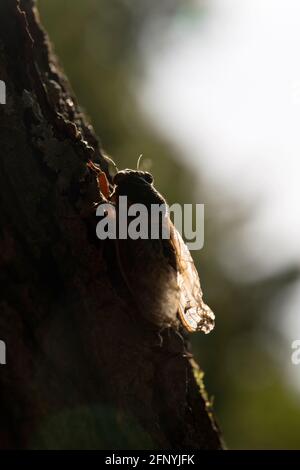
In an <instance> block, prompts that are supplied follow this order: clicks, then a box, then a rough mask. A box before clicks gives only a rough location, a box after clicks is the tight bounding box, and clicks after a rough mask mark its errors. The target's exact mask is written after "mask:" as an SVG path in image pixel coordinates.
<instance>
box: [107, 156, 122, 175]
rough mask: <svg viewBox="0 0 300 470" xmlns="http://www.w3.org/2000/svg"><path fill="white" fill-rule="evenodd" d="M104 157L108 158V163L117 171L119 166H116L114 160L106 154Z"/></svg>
mask: <svg viewBox="0 0 300 470" xmlns="http://www.w3.org/2000/svg"><path fill="white" fill-rule="evenodd" d="M104 158H105V160H108V161H109V163H111V164H112V165H113V167H114V168H115V170H116V172H117V173H119V168H118V167H117V165H116V164H115V162H114V161H113V159H112V158H110V157H109V156H108V155H106V154H105V155H104Z"/></svg>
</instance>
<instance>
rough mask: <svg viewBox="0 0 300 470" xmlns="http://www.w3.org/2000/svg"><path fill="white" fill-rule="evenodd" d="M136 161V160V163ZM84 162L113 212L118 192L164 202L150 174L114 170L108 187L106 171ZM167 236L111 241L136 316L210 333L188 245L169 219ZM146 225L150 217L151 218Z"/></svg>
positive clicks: (142, 200)
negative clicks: (114, 243)
mask: <svg viewBox="0 0 300 470" xmlns="http://www.w3.org/2000/svg"><path fill="white" fill-rule="evenodd" d="M138 163H139V162H138ZM87 166H88V167H89V168H90V169H91V170H92V171H94V172H95V173H96V175H97V180H98V186H99V190H100V192H101V193H102V196H103V198H104V199H105V200H107V201H110V202H111V203H112V204H114V206H115V208H116V211H118V201H119V197H120V196H127V198H128V203H129V204H134V203H142V204H144V205H145V206H146V207H149V208H150V206H151V204H166V201H165V199H164V198H163V196H162V195H161V194H160V193H159V192H158V191H157V190H156V189H155V187H154V185H153V177H152V175H151V174H150V173H148V172H145V171H140V170H139V169H138V165H137V169H136V170H130V169H126V170H122V171H118V172H117V173H116V174H115V176H114V178H113V191H110V189H109V183H108V180H107V178H106V175H105V173H104V172H103V171H102V170H101V169H100V168H99V167H98V166H96V165H95V164H94V163H93V162H91V161H90V162H88V164H87ZM165 223H167V224H168V226H169V233H170V237H169V238H168V239H163V238H160V239H151V238H149V239H147V240H145V239H137V240H131V239H126V240H123V239H122V240H121V239H117V240H116V252H117V258H118V263H119V266H120V271H121V273H122V276H123V278H124V281H125V283H126V285H127V287H128V289H129V291H130V292H131V293H132V296H133V299H134V300H135V302H136V304H137V307H138V309H139V311H140V312H141V314H142V315H143V316H144V317H145V318H146V319H147V320H148V321H150V322H151V323H153V324H155V325H156V326H158V327H160V328H164V327H168V326H175V327H176V326H177V327H178V326H179V320H180V321H181V323H182V325H183V326H184V327H185V328H186V330H188V331H190V332H193V331H203V332H204V333H209V332H210V331H211V330H212V329H213V327H214V318H215V316H214V314H213V312H212V311H211V309H210V308H209V307H208V306H207V305H206V304H205V303H204V301H203V298H202V297H203V294H202V290H201V286H200V280H199V276H198V272H197V270H196V267H195V265H194V262H193V259H192V257H191V254H190V252H189V249H188V248H187V246H186V245H185V243H184V241H183V240H182V238H181V235H180V234H179V232H178V231H177V230H176V228H175V227H174V225H173V224H172V222H171V220H170V218H169V217H166V222H165ZM150 224H151V220H150Z"/></svg>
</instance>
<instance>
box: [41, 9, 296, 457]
mask: <svg viewBox="0 0 300 470" xmlns="http://www.w3.org/2000/svg"><path fill="white" fill-rule="evenodd" d="M183 4H184V7H183ZM194 8H195V5H194V2H193V1H187V0H186V1H185V2H179V1H177V0H172V1H169V0H160V1H159V2H154V1H151V0H148V1H146V0H85V1H84V2H83V1H81V0H39V2H38V9H39V12H40V15H41V18H42V23H43V24H44V26H45V28H46V30H47V31H48V33H49V35H50V38H51V40H52V42H53V44H54V48H55V51H56V53H57V55H58V57H59V60H60V62H61V64H62V66H63V68H64V70H65V72H66V74H67V76H68V78H69V79H70V82H71V84H72V87H73V89H74V91H75V93H76V95H77V98H78V101H79V103H80V104H81V105H82V107H83V109H84V110H85V112H86V114H87V115H88V116H89V118H90V120H91V122H92V124H93V126H94V128H95V130H96V133H97V134H98V136H100V138H101V140H102V144H103V146H104V148H105V150H106V151H107V152H108V154H110V155H111V156H112V157H113V158H114V160H115V161H116V163H117V165H118V167H119V168H124V167H135V166H136V160H137V157H138V155H139V154H140V153H143V154H144V157H145V165H146V166H148V167H150V164H151V171H152V173H153V175H154V177H155V182H156V186H157V188H158V189H159V190H160V191H161V192H162V193H163V194H164V195H165V196H166V198H167V200H168V202H169V203H170V204H171V203H173V202H185V203H187V202H203V203H205V205H206V209H205V211H206V220H205V222H206V226H205V246H204V249H203V250H201V251H200V252H194V253H193V257H194V259H195V261H196V262H197V264H198V268H199V272H200V274H201V281H202V286H203V290H204V293H205V298H206V300H207V303H208V304H209V305H210V306H211V307H212V309H213V310H214V311H215V313H216V316H217V323H216V328H215V331H214V332H213V333H212V334H210V335H208V336H204V335H201V334H196V335H193V338H192V346H193V352H194V355H195V357H196V358H197V360H198V362H199V363H200V365H201V367H202V368H203V369H204V371H205V382H206V386H207V389H208V392H209V394H210V395H212V396H213V400H214V408H215V410H216V414H217V417H218V420H219V423H220V426H221V429H222V431H223V434H224V438H225V442H226V444H227V446H228V447H229V448H234V449H236V448H247V449H254V448H255V449H263V448H300V432H299V431H300V394H299V391H297V389H296V388H295V387H294V386H293V384H292V383H291V381H290V380H289V379H288V377H287V375H286V373H285V362H286V364H287V366H288V365H289V363H290V354H291V353H290V344H286V343H285V340H284V338H283V336H282V335H281V333H280V328H278V324H277V322H276V318H275V315H273V301H274V298H277V296H278V295H280V293H283V292H284V291H285V289H287V288H288V287H289V286H290V285H292V284H293V282H295V280H297V278H298V271H297V270H295V269H293V268H292V267H291V269H285V270H284V272H276V273H274V275H272V276H268V277H267V278H262V279H259V280H252V281H249V282H245V281H243V282H242V281H241V282H239V281H238V280H233V279H232V278H231V277H230V276H229V275H228V274H227V273H226V271H225V270H224V269H223V268H222V266H221V264H220V263H219V260H218V253H219V242H220V238H221V237H224V234H226V236H228V237H230V236H231V233H234V232H235V230H236V228H237V227H238V226H241V225H243V223H244V222H245V220H247V217H248V214H247V210H248V209H247V207H244V206H243V205H242V204H239V203H238V202H237V201H236V200H230V198H229V196H228V195H223V194H222V193H221V191H220V194H219V196H218V197H216V194H215V191H214V192H213V194H212V193H211V192H210V187H209V184H206V181H205V179H204V176H203V175H201V174H196V172H195V171H193V169H192V168H191V167H190V166H189V164H188V162H187V161H186V160H185V155H182V152H180V151H179V149H178V148H176V145H175V144H174V143H173V142H171V141H170V139H167V138H166V139H164V138H163V137H162V134H160V135H159V136H158V135H157V134H156V132H155V131H154V127H152V126H150V125H149V120H148V119H147V118H146V117H145V115H144V114H143V111H142V109H141V107H140V106H139V101H138V97H137V93H138V89H139V86H140V85H141V84H142V82H143V80H144V79H145V70H144V66H143V57H142V51H143V48H142V47H141V44H144V43H145V41H149V42H151V41H152V39H153V41H154V40H155V41H156V43H158V39H157V38H158V37H159V35H160V34H161V35H162V34H163V31H164V28H165V27H166V26H167V25H168V23H169V22H170V21H172V20H173V18H174V17H175V16H176V15H183V16H184V17H185V18H186V17H187V16H188V15H190V16H191V17H193V11H194ZM207 10H209V8H208V7H207V6H205V7H203V9H202V10H201V9H200V11H198V17H201V15H202V14H203V15H207V14H209V11H207ZM198 19H199V18H198ZM153 25H155V27H153ZM151 34H152V35H155V38H154V37H152V36H151ZM157 99H158V100H159V97H158V98H157ZM199 158H201V156H200V157H199ZM228 204H230V205H231V206H230V207H231V211H230V216H229V217H225V218H224V217H222V214H223V212H226V207H227V206H228ZM278 349H280V350H281V351H284V355H285V356H284V360H283V361H282V360H281V359H280V358H278V357H277V354H276V351H277V350H278ZM284 361H285V362H284Z"/></svg>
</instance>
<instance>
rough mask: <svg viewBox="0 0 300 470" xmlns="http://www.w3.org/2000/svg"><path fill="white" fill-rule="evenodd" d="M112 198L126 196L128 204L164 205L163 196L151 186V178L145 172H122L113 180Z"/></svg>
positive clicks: (149, 174)
mask: <svg viewBox="0 0 300 470" xmlns="http://www.w3.org/2000/svg"><path fill="white" fill-rule="evenodd" d="M113 183H114V185H115V191H114V196H115V198H116V199H118V197H119V196H127V197H128V200H129V202H130V203H141V204H145V206H147V207H150V206H151V204H165V203H166V201H165V199H164V198H163V196H162V195H161V194H160V193H159V192H158V191H157V190H156V189H155V188H154V186H153V176H152V175H151V173H148V172H147V171H138V170H128V169H127V170H122V171H119V172H118V173H117V174H116V175H115V176H114V178H113Z"/></svg>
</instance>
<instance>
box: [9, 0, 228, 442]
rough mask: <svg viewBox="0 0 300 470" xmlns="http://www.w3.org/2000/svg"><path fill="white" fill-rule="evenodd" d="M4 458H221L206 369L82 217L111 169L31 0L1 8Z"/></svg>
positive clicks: (109, 245)
mask: <svg viewBox="0 0 300 470" xmlns="http://www.w3.org/2000/svg"><path fill="white" fill-rule="evenodd" d="M0 79H1V80H3V81H4V82H5V84H6V104H0V139H1V141H0V142H1V146H0V154H1V158H0V184H1V191H0V221H1V225H0V289H1V290H0V340H1V341H4V342H5V344H6V364H5V365H0V448H2V449H11V448H51V449H55V448H98V449H125V448H126V449H128V448H129V449H138V448H165V449H167V448H168V449H178V448H182V449H183V448H194V449H219V448H221V443H220V434H219V431H218V428H217V426H216V423H215V420H214V417H213V415H212V411H211V408H210V405H209V402H208V400H207V398H206V395H205V391H204V388H203V385H202V382H201V372H200V370H199V369H198V367H197V365H196V364H195V363H194V362H193V360H192V359H191V357H190V354H188V353H187V344H185V343H184V342H183V341H182V340H181V338H180V336H179V335H178V334H177V333H176V331H174V330H172V329H170V330H168V331H165V332H163V333H162V336H161V337H160V336H159V334H158V332H157V331H154V330H153V329H151V328H147V327H146V325H145V321H144V320H142V319H141V318H139V316H138V315H137V313H136V312H135V307H134V303H133V299H132V298H130V296H129V294H128V293H127V291H126V290H125V289H124V288H123V287H122V281H121V277H120V273H119V269H118V265H117V262H116V258H115V255H114V246H113V243H112V242H110V243H109V242H105V243H104V242H100V240H98V239H97V238H96V236H95V225H96V222H95V220H94V218H92V220H90V219H87V218H85V217H83V216H82V215H81V214H83V213H84V212H85V211H86V210H87V209H88V208H89V207H91V206H92V204H93V202H94V201H97V200H99V193H98V189H97V185H96V181H95V178H94V176H93V175H91V173H90V172H89V171H88V170H87V168H86V162H87V161H88V160H89V159H93V160H94V161H95V162H98V163H100V164H101V167H102V168H103V169H104V170H105V171H106V172H107V175H108V168H107V164H106V160H105V158H104V157H103V152H102V150H101V147H100V145H99V142H98V140H97V138H96V137H95V134H94V131H93V129H92V127H91V125H90V124H88V122H87V120H86V118H85V117H84V116H83V114H82V113H81V111H80V108H79V107H78V105H77V102H76V98H75V97H74V95H73V92H72V91H71V89H70V86H69V84H68V81H67V80H66V78H65V76H64V75H63V73H62V71H61V70H60V68H59V66H58V64H57V60H56V58H55V56H54V54H53V53H52V51H51V47H50V45H49V42H48V38H47V35H46V33H45V32H44V30H43V29H42V27H41V25H40V22H39V19H38V15H37V11H36V9H35V6H34V2H33V1H32V0H19V1H17V0H1V2H0Z"/></svg>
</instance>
